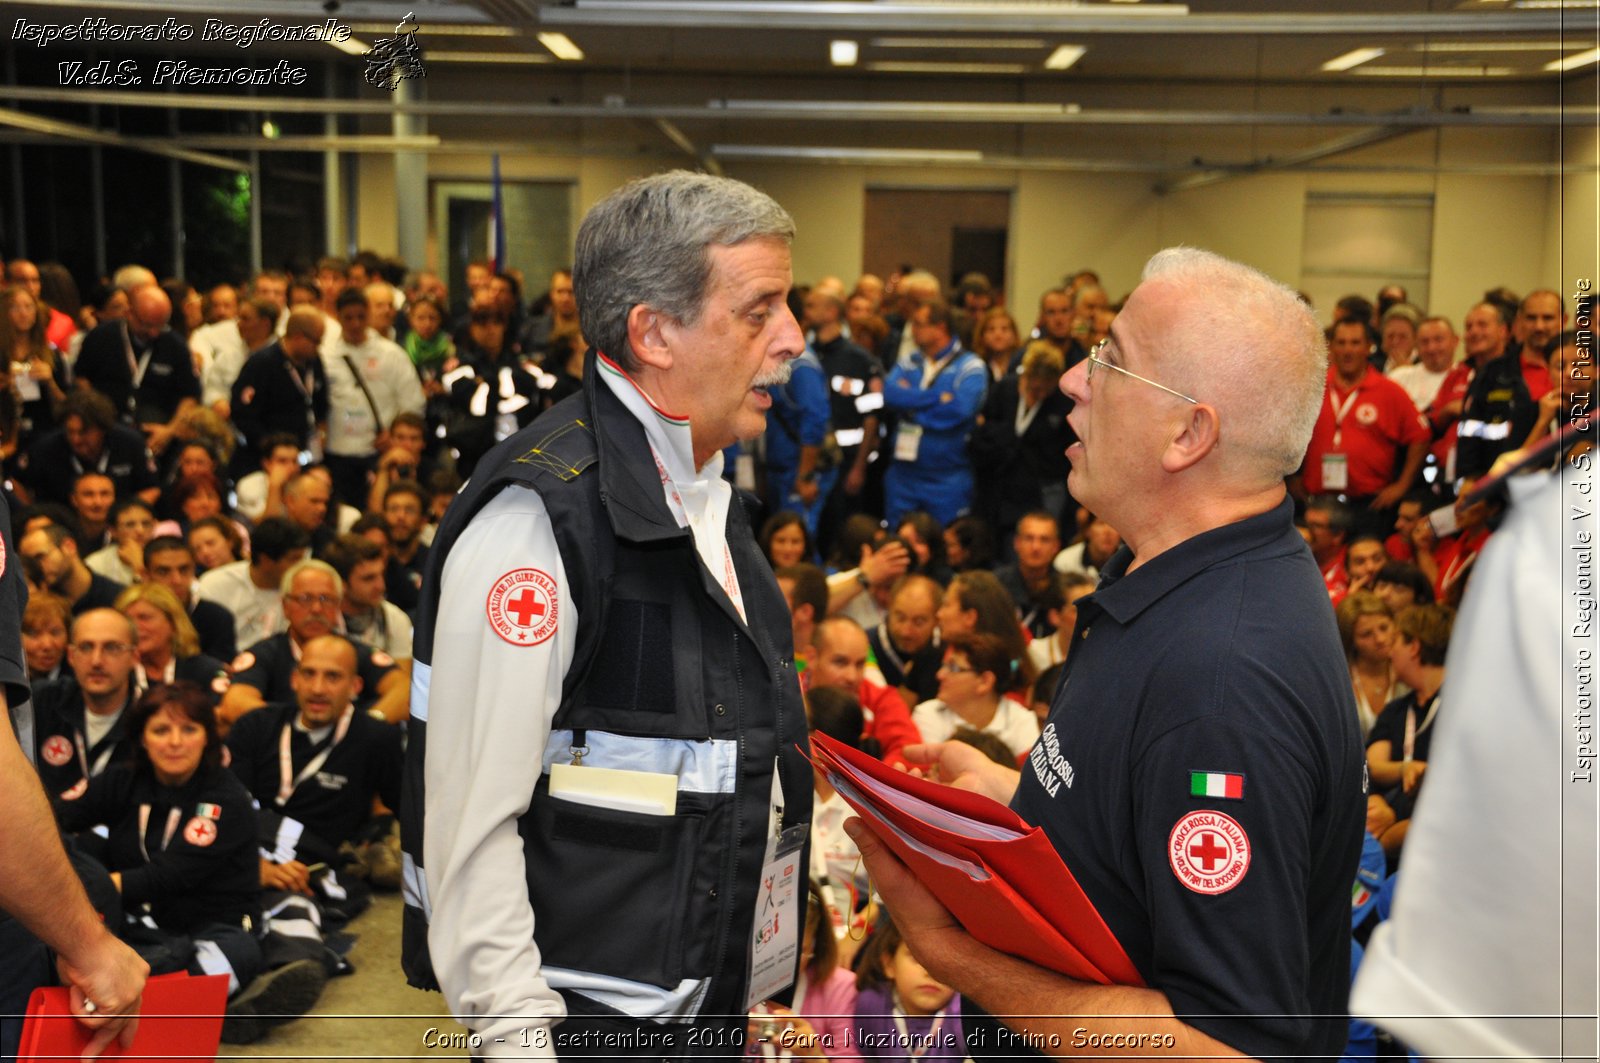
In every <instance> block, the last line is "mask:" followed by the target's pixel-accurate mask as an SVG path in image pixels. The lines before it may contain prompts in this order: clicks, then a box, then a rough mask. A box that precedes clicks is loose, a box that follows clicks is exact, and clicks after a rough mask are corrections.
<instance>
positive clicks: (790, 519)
mask: <svg viewBox="0 0 1600 1063" xmlns="http://www.w3.org/2000/svg"><path fill="white" fill-rule="evenodd" d="M756 541H757V542H759V543H760V544H761V554H762V556H763V557H765V558H766V559H767V561H768V563H770V564H771V565H772V568H773V570H774V571H776V570H777V569H780V568H788V567H789V566H790V565H798V564H800V563H801V562H802V561H810V560H812V555H811V533H810V532H808V531H807V530H806V521H805V518H804V517H802V516H801V515H800V514H798V513H796V512H795V511H794V510H792V509H783V510H779V511H778V512H776V513H774V514H773V515H772V516H770V517H768V518H767V522H766V523H765V524H763V525H761V534H760V535H759V536H757V538H756Z"/></svg>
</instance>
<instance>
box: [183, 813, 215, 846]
mask: <svg viewBox="0 0 1600 1063" xmlns="http://www.w3.org/2000/svg"><path fill="white" fill-rule="evenodd" d="M183 840H184V841H186V842H188V843H189V844H190V845H194V846H198V847H199V848H201V849H204V848H205V847H206V846H208V845H210V844H211V843H212V842H214V841H216V840H217V825H216V824H215V823H213V822H211V821H210V820H209V819H205V818H204V817H202V816H195V817H194V818H192V819H190V820H189V822H188V823H186V824H184V827H183Z"/></svg>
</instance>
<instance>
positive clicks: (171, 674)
mask: <svg viewBox="0 0 1600 1063" xmlns="http://www.w3.org/2000/svg"><path fill="white" fill-rule="evenodd" d="M133 670H134V672H135V674H136V682H137V683H138V685H139V688H140V689H141V690H143V689H145V688H147V687H149V686H150V675H149V673H148V672H146V671H145V670H144V665H142V664H135V665H134V666H133ZM177 678H178V659H177V658H176V657H168V658H167V663H166V665H165V666H164V667H162V669H161V681H162V682H163V683H173V682H176V681H177Z"/></svg>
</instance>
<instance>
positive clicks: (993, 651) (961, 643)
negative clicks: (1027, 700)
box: [911, 632, 1039, 760]
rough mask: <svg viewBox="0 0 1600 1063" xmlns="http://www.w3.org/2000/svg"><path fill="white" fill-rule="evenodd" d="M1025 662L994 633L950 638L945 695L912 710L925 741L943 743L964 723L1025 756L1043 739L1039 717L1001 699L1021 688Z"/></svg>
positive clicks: (942, 678)
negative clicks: (1018, 682) (1011, 651)
mask: <svg viewBox="0 0 1600 1063" xmlns="http://www.w3.org/2000/svg"><path fill="white" fill-rule="evenodd" d="M1022 665H1023V662H1022V661H1021V660H1019V659H1018V658H1016V657H1012V656H1010V654H1009V653H1008V651H1007V650H1006V647H1005V643H1004V642H1003V641H1002V640H1001V639H999V638H996V637H995V636H993V635H985V634H982V633H976V632H975V633H973V634H970V635H957V636H955V637H954V638H949V639H946V640H945V651H944V664H943V665H942V666H941V667H940V668H939V696H938V697H937V698H933V699H932V700H929V701H924V702H923V703H922V704H920V705H918V706H917V707H916V708H915V709H913V710H912V712H911V721H912V722H913V723H915V724H916V725H917V730H918V731H919V732H921V734H922V740H923V741H924V742H943V741H945V740H947V739H948V738H949V737H950V736H951V735H953V734H955V732H956V730H957V729H958V728H961V727H970V728H972V729H973V730H974V731H977V732H978V733H979V734H986V735H993V736H994V737H996V738H998V739H1000V741H1002V742H1004V743H1005V746H1006V748H1007V749H1008V750H1010V751H1011V755H1012V757H1014V758H1016V759H1017V760H1021V759H1022V758H1023V757H1025V756H1027V754H1028V750H1030V749H1032V748H1033V743H1034V742H1036V741H1038V739H1039V718H1038V717H1037V716H1035V715H1034V714H1033V713H1032V712H1031V711H1030V710H1029V709H1028V708H1027V707H1026V706H1025V705H1022V704H1019V703H1018V702H1016V701H1013V700H1012V699H1010V698H1006V697H1001V694H1002V693H1003V692H1005V691H1006V690H1010V689H1015V688H1016V686H1017V677H1018V675H1020V674H1021V671H1022Z"/></svg>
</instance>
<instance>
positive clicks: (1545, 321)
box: [1511, 288, 1567, 402]
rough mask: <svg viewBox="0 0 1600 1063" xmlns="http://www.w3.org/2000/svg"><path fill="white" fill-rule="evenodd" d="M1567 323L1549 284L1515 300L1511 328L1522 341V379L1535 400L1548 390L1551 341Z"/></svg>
mask: <svg viewBox="0 0 1600 1063" xmlns="http://www.w3.org/2000/svg"><path fill="white" fill-rule="evenodd" d="M1566 327H1567V308H1566V306H1565V305H1563V303H1562V302H1561V296H1560V295H1559V294H1558V293H1556V292H1553V291H1551V290H1550V289H1548V288H1541V289H1540V290H1538V291H1536V292H1529V293H1528V294H1527V295H1525V296H1523V297H1522V302H1521V303H1518V304H1517V319H1516V320H1515V321H1513V322H1512V323H1511V332H1512V335H1513V336H1515V337H1516V338H1517V339H1518V340H1519V341H1520V342H1521V343H1522V379H1523V381H1524V382H1525V383H1526V384H1527V385H1528V394H1529V396H1530V397H1531V398H1532V399H1533V401H1534V402H1538V401H1539V399H1540V397H1541V396H1543V395H1544V393H1545V392H1547V391H1549V390H1550V368H1549V355H1550V341H1551V340H1553V339H1555V338H1556V336H1558V335H1560V333H1561V330H1562V329H1564V328H1566Z"/></svg>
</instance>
